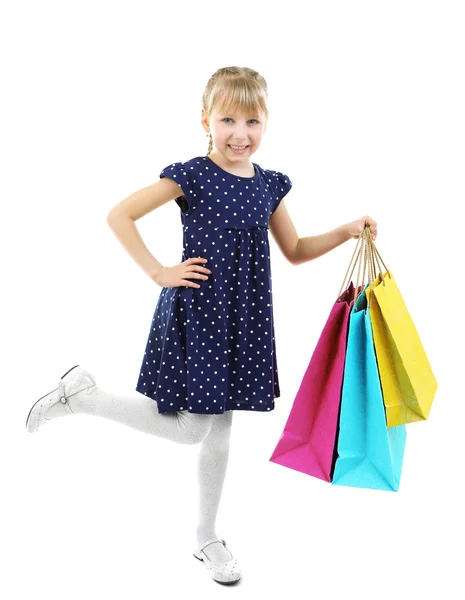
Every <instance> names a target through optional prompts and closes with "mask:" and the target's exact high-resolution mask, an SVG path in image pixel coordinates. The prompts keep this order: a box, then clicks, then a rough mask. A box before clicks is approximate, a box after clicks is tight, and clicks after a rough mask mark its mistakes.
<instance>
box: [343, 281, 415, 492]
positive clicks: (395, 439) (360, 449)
mask: <svg viewBox="0 0 465 600" xmlns="http://www.w3.org/2000/svg"><path fill="white" fill-rule="evenodd" d="M366 287H368V286H366ZM366 287H365V289H364V290H363V292H362V293H361V294H360V296H359V297H358V298H357V301H356V303H355V305H354V306H353V307H352V310H351V313H350V317H349V333H348V340H347V352H346V360H345V366H344V378H343V384H342V396H341V405H340V417H339V435H338V438H337V457H336V460H335V464H334V472H333V476H332V481H331V483H332V484H335V485H347V486H352V487H360V488H373V489H378V490H386V491H397V490H398V489H399V483H400V475H401V471H402V462H403V458H404V449H405V442H406V428H405V425H396V426H395V427H390V428H388V427H387V424H386V413H385V408H384V402H383V396H382V390H381V384H380V379H379V372H378V365H377V361H376V354H375V347H374V343H373V333H372V328H371V321H370V311H369V307H368V306H367V301H366V295H365V290H366Z"/></svg>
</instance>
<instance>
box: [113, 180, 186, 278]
mask: <svg viewBox="0 0 465 600" xmlns="http://www.w3.org/2000/svg"><path fill="white" fill-rule="evenodd" d="M182 193H183V192H182V189H181V188H180V187H179V186H178V185H177V183H175V182H174V181H173V180H171V179H169V178H168V177H164V178H163V179H160V180H159V181H157V182H156V183H154V184H152V185H149V186H148V187H145V188H143V189H141V190H139V191H137V192H135V193H134V194H131V195H130V196H128V197H127V198H125V199H124V200H122V201H121V202H120V203H119V204H117V205H116V206H115V207H114V208H112V209H111V210H110V212H109V214H108V216H107V223H108V225H109V227H110V229H111V230H112V231H113V233H114V234H115V236H116V237H117V239H118V241H119V242H120V243H121V245H122V246H123V247H124V248H125V249H126V251H127V252H128V253H129V254H130V255H131V256H132V258H133V259H134V260H135V262H136V263H137V264H138V265H139V267H140V268H141V269H142V270H143V271H144V273H146V275H148V276H149V277H150V279H152V280H153V281H155V282H157V278H158V275H159V273H160V271H161V269H162V268H163V265H162V264H161V263H160V262H159V261H158V260H157V259H156V258H155V257H154V256H153V255H152V254H151V253H150V251H149V249H148V248H147V246H146V245H145V243H144V241H143V240H142V237H141V235H140V233H139V230H138V229H137V226H136V224H135V221H137V220H138V219H140V218H142V217H143V216H145V215H146V214H148V213H149V212H152V211H153V210H155V209H156V208H159V207H160V206H163V204H166V203H167V202H169V201H170V200H172V199H174V198H176V197H177V196H179V195H180V194H182Z"/></svg>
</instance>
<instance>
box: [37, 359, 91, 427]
mask: <svg viewBox="0 0 465 600" xmlns="http://www.w3.org/2000/svg"><path fill="white" fill-rule="evenodd" d="M95 385H96V383H95V379H94V377H93V376H92V375H91V374H90V373H89V372H88V371H86V370H85V369H83V368H82V367H80V366H79V365H76V366H75V367H73V368H71V369H70V370H69V371H67V372H66V373H65V374H64V375H63V376H62V377H61V379H60V381H59V382H58V387H57V388H56V389H55V390H53V392H49V393H48V394H46V395H45V396H42V398H39V400H37V402H36V403H35V404H33V406H32V408H31V410H30V411H29V414H28V416H27V419H26V429H27V430H28V431H29V432H30V433H34V432H36V431H37V430H38V429H39V427H40V426H41V425H43V424H44V423H45V422H46V421H50V419H54V418H55V417H64V416H66V415H72V414H74V413H73V411H72V410H71V407H70V406H69V403H68V398H69V397H70V396H74V394H77V393H78V392H82V391H84V390H86V389H88V388H91V387H92V386H95Z"/></svg>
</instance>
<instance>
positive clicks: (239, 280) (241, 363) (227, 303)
mask: <svg viewBox="0 0 465 600" xmlns="http://www.w3.org/2000/svg"><path fill="white" fill-rule="evenodd" d="M252 164H253V166H254V168H255V175H254V176H253V177H240V176H238V175H233V174H231V173H229V172H228V171H225V170H223V169H221V168H220V167H218V166H217V165H216V163H215V162H213V160H212V159H211V158H210V157H209V156H199V157H197V158H193V159H191V160H188V161H186V162H176V163H173V164H171V165H169V166H167V167H166V168H165V169H163V171H162V172H161V173H160V177H169V178H170V179H173V181H175V182H176V183H177V184H178V185H179V186H180V187H181V189H182V192H181V190H180V194H181V193H182V194H183V195H180V197H178V198H176V203H177V204H178V205H179V207H180V215H181V222H182V228H183V249H182V258H181V260H180V262H184V261H185V260H186V259H188V258H191V257H202V258H206V259H207V262H206V263H205V264H203V263H199V264H200V265H204V266H205V267H207V268H208V269H210V270H211V271H212V273H211V274H209V276H208V279H205V280H203V279H194V278H189V281H193V282H195V283H198V284H199V285H200V287H199V288H194V287H187V286H178V287H164V288H162V290H161V292H160V296H159V298H158V302H157V306H156V308H155V313H154V315H153V319H152V323H151V327H150V332H149V336H148V340H147V345H146V349H145V352H144V357H143V361H142V366H141V370H140V374H139V379H138V382H137V386H136V390H137V391H138V392H140V393H142V394H145V395H146V396H149V397H150V398H152V399H153V400H156V402H157V407H158V411H159V412H160V413H171V412H176V411H188V412H192V413H202V414H222V413H223V412H224V411H226V410H254V411H270V410H273V409H274V398H278V397H279V396H280V390H279V380H278V366H277V359H276V347H275V335H274V321H273V302H272V285H271V264H270V246H269V239H268V221H269V218H270V216H271V214H272V213H273V212H274V211H275V210H276V208H277V207H278V204H279V202H280V201H281V199H282V198H283V197H284V196H285V195H286V194H287V192H288V191H289V190H290V189H291V187H292V183H291V181H290V179H289V177H287V176H286V175H284V174H283V173H280V172H279V171H272V170H268V169H262V168H261V167H260V166H259V165H257V164H255V163H252Z"/></svg>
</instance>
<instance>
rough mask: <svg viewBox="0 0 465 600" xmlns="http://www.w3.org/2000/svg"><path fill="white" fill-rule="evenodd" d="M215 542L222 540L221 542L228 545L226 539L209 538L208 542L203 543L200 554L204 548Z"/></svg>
mask: <svg viewBox="0 0 465 600" xmlns="http://www.w3.org/2000/svg"><path fill="white" fill-rule="evenodd" d="M215 542H220V543H221V544H223V546H226V542H225V541H224V540H219V539H212V540H208V541H207V542H205V543H204V544H202V545H201V546H200V548H199V550H198V553H199V554H200V553H201V552H202V550H203V549H204V548H206V547H207V546H209V545H210V544H214V543H215Z"/></svg>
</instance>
